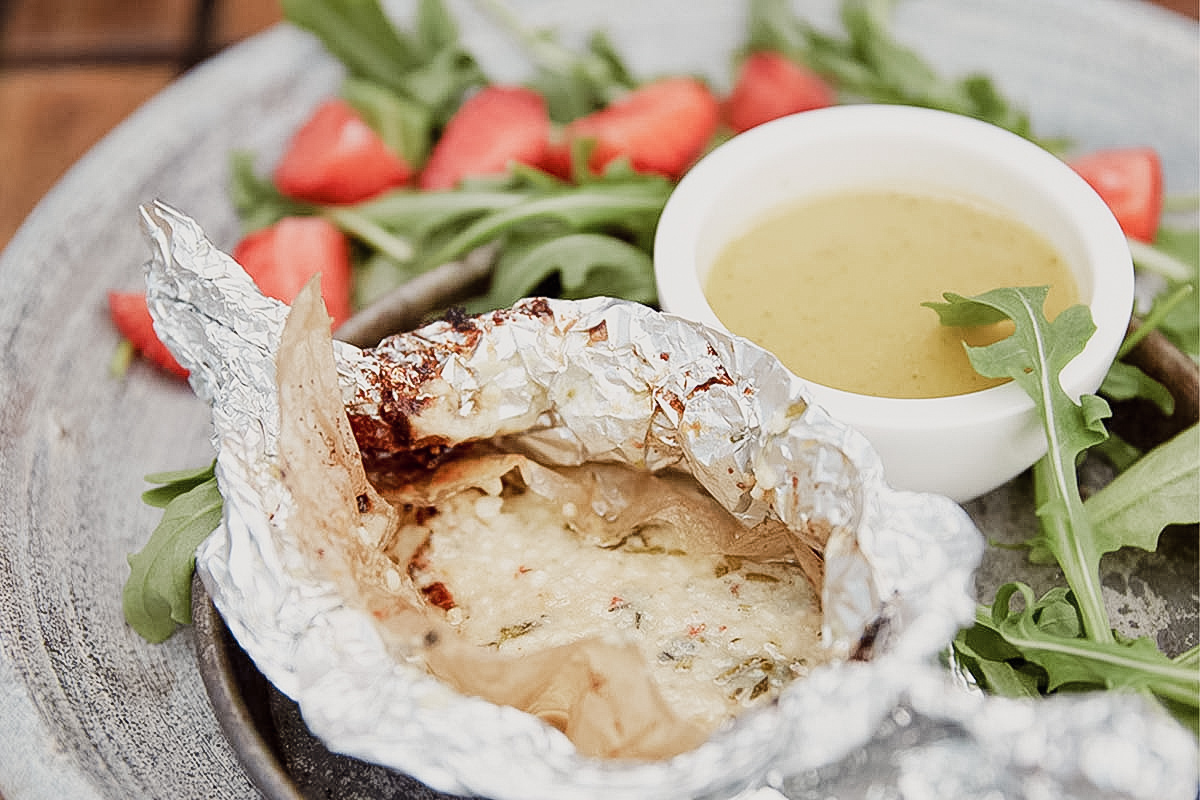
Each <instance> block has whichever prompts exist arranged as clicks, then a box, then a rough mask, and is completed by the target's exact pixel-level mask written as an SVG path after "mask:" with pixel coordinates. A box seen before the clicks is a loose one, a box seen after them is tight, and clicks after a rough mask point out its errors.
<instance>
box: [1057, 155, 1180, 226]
mask: <svg viewBox="0 0 1200 800" xmlns="http://www.w3.org/2000/svg"><path fill="white" fill-rule="evenodd" d="M1067 163H1068V164H1070V165H1071V167H1072V168H1073V169H1074V170H1075V171H1076V172H1077V173H1079V175H1080V176H1082V177H1083V179H1084V180H1085V181H1087V182H1088V183H1089V184H1090V185H1091V187H1092V188H1093V189H1095V190H1096V194H1098V195H1100V197H1101V199H1102V200H1104V202H1105V203H1107V204H1108V207H1109V208H1110V209H1112V212H1113V216H1115V217H1116V218H1117V222H1118V223H1120V225H1121V230H1123V231H1124V232H1125V235H1126V236H1129V237H1130V238H1133V239H1138V240H1139V241H1143V242H1152V241H1154V236H1155V234H1156V233H1157V232H1158V222H1159V218H1160V217H1161V216H1162V206H1163V174H1162V162H1161V161H1160V160H1159V158H1158V153H1157V152H1155V151H1154V149H1153V148H1150V147H1124V148H1116V149H1111V150H1097V151H1095V152H1093V153H1089V154H1087V155H1084V156H1080V157H1078V158H1073V159H1070V160H1068V162H1067Z"/></svg>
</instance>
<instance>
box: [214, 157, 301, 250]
mask: <svg viewBox="0 0 1200 800" xmlns="http://www.w3.org/2000/svg"><path fill="white" fill-rule="evenodd" d="M229 197H230V199H231V200H232V201H233V207H234V210H235V211H236V212H237V216H238V219H239V220H241V223H242V233H243V234H248V233H253V232H254V231H257V230H260V229H262V228H266V227H268V226H270V225H274V224H275V223H276V222H278V221H279V220H281V219H283V218H284V217H297V216H307V215H311V214H313V213H315V211H316V206H314V205H312V204H311V203H304V202H301V201H299V200H293V199H291V198H290V197H285V196H284V195H283V194H282V193H280V191H279V190H278V189H277V188H275V184H274V183H272V182H271V181H270V180H268V179H266V178H260V177H259V176H258V174H257V173H255V171H254V154H253V153H250V152H247V151H245V150H235V151H233V152H232V153H230V156H229Z"/></svg>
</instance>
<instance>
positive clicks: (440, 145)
mask: <svg viewBox="0 0 1200 800" xmlns="http://www.w3.org/2000/svg"><path fill="white" fill-rule="evenodd" d="M549 139H550V115H549V112H548V111H547V110H546V101H545V99H544V98H543V97H542V96H541V95H540V94H538V93H537V92H535V91H533V90H532V89H527V88H525V87H522V86H488V87H486V88H484V89H481V90H480V91H479V92H477V93H475V94H474V95H472V96H471V97H469V98H468V99H467V101H466V102H465V103H463V104H462V106H460V107H459V109H458V111H456V112H455V113H454V116H453V117H451V118H450V121H449V122H448V123H446V129H445V131H443V132H442V136H441V138H439V139H438V141H437V143H436V144H435V145H434V146H433V152H432V153H430V154H429V160H428V161H427V162H426V163H425V168H424V169H423V170H422V171H421V176H420V178H419V179H418V185H419V186H420V187H421V188H422V189H425V190H427V191H428V190H437V189H452V188H454V187H455V186H457V185H458V183H459V181H461V180H462V179H463V178H467V177H472V176H478V175H495V174H500V173H503V172H504V171H505V170H506V169H507V168H508V165H509V164H511V163H513V162H518V163H522V164H530V165H532V166H540V164H541V162H542V158H543V156H544V155H545V153H546V146H547V143H548V142H549Z"/></svg>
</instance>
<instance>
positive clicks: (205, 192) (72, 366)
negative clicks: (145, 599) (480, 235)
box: [0, 0, 1200, 800]
mask: <svg viewBox="0 0 1200 800" xmlns="http://www.w3.org/2000/svg"><path fill="white" fill-rule="evenodd" d="M452 5H453V6H454V7H455V9H456V12H459V13H460V18H461V19H462V21H463V26H464V30H465V32H466V35H467V39H468V44H469V46H470V47H471V48H472V50H473V51H475V52H477V53H480V54H481V55H482V56H483V60H484V63H485V66H488V67H489V68H491V69H492V71H493V74H495V75H496V76H498V77H502V78H519V77H520V76H521V72H520V68H519V65H520V63H521V62H520V61H519V59H518V58H517V57H516V55H515V53H514V52H513V51H512V49H511V47H510V46H509V45H508V44H507V43H506V42H505V41H504V40H503V39H502V38H501V37H500V36H499V34H498V33H496V32H494V31H491V30H489V29H488V28H487V27H486V26H484V25H483V24H482V23H481V22H480V20H479V18H478V17H476V16H474V15H473V14H472V13H470V9H469V8H466V7H465V4H464V3H459V2H455V3H452ZM512 5H513V6H514V7H516V8H517V10H518V11H519V13H520V14H521V15H522V16H524V17H525V18H527V19H536V20H538V21H539V23H541V24H548V25H553V26H558V27H560V28H562V29H563V30H564V31H569V32H576V33H577V32H580V31H586V30H590V29H592V28H594V27H597V26H604V27H606V28H607V29H608V30H609V31H610V32H611V34H612V35H613V37H614V39H615V40H616V41H617V42H618V45H619V46H620V47H621V48H622V49H623V50H624V51H626V52H628V53H629V54H630V55H631V60H632V62H633V65H634V67H635V68H636V69H637V70H638V71H639V72H640V73H642V74H653V73H655V72H659V71H667V70H675V69H679V68H687V69H699V70H703V71H706V72H708V73H709V74H710V75H711V76H712V77H713V78H714V79H719V78H720V76H722V75H724V74H725V71H726V62H725V54H726V53H729V52H730V51H731V49H732V48H733V47H734V45H735V44H736V42H737V40H738V39H739V37H740V29H739V27H738V25H737V24H736V22H735V20H736V18H737V13H738V12H737V9H738V8H739V7H740V6H738V5H736V4H733V3H726V2H717V0H712V1H711V2H694V1H693V2H689V0H655V1H654V2H642V1H640V0H608V1H607V2H605V3H603V4H592V3H585V2H582V1H581V2H577V3H563V2H553V1H552V0H525V1H524V2H517V0H513V3H512ZM804 8H805V13H806V14H809V15H811V16H813V17H814V18H815V19H818V20H828V19H830V18H831V9H832V3H830V2H828V1H827V0H821V1H820V2H818V1H817V0H812V2H806V3H805V4H804ZM896 28H897V31H898V33H900V34H901V35H902V36H903V37H904V38H905V39H906V40H908V41H910V42H912V43H913V44H915V45H917V46H918V47H919V48H920V49H921V50H922V51H923V52H924V53H925V54H927V56H928V57H929V58H930V59H931V60H933V61H934V62H935V63H936V64H937V65H938V66H939V67H940V68H942V69H943V70H945V71H947V72H949V73H958V72H961V71H964V70H966V69H976V68H977V69H982V70H985V71H987V72H989V73H991V74H993V75H995V76H996V77H997V78H998V79H999V81H1000V83H1001V85H1002V86H1003V87H1004V89H1005V90H1006V91H1007V92H1008V93H1009V94H1010V95H1011V96H1013V97H1014V98H1016V99H1017V100H1018V101H1019V102H1021V103H1024V104H1026V105H1027V106H1028V107H1029V108H1030V109H1031V110H1032V112H1033V116H1034V121H1035V124H1036V127H1037V129H1038V130H1039V131H1041V132H1043V133H1045V134H1050V135H1056V134H1066V135H1069V136H1071V137H1073V138H1074V139H1075V141H1076V142H1077V143H1078V144H1079V146H1080V147H1081V148H1091V147H1100V146H1107V145H1121V144H1149V145H1153V146H1155V147H1157V148H1158V149H1159V150H1160V152H1161V153H1162V154H1163V156H1164V160H1165V164H1166V169H1167V172H1168V188H1169V190H1171V191H1173V192H1196V191H1197V178H1198V176H1200V166H1198V163H1197V162H1198V159H1200V136H1198V134H1197V127H1198V124H1200V123H1198V121H1200V107H1198V104H1200V87H1198V78H1200V76H1198V73H1197V69H1196V64H1197V63H1200V39H1198V37H1197V28H1196V25H1195V24H1194V23H1191V22H1189V21H1186V20H1184V19H1182V18H1179V17H1175V16H1172V15H1170V14H1168V13H1166V12H1161V11H1159V10H1158V9H1156V8H1151V7H1147V6H1143V5H1142V4H1140V3H1137V2H1133V0H1087V2H1083V0H1004V1H1003V2H1000V1H999V0H909V2H907V3H904V4H902V6H901V9H900V11H899V15H898V18H897V21H896ZM337 81H338V71H337V68H336V67H335V65H333V64H332V63H331V62H330V61H329V60H327V59H326V58H325V57H324V56H323V55H321V53H320V51H319V49H318V48H317V47H316V46H315V45H314V44H313V43H312V42H311V41H310V40H308V39H307V38H306V37H304V36H303V35H300V34H298V33H296V32H294V31H291V30H288V29H283V28H281V29H278V30H274V31H271V32H269V33H267V34H265V35H262V36H260V37H256V38H255V39H253V40H251V41H249V42H247V43H245V44H243V45H240V46H238V47H236V48H234V49H233V50H231V51H230V52H228V53H226V54H224V55H222V56H221V57H219V58H217V59H214V60H213V61H212V62H210V63H207V64H205V65H203V66H202V67H200V68H199V69H197V70H196V71H194V72H193V73H191V74H189V75H187V76H185V77H184V78H183V79H182V80H180V81H179V82H178V83H177V84H176V85H174V86H172V87H171V88H170V89H169V90H167V91H165V92H164V93H162V94H161V95H160V96H159V97H157V98H156V99H155V100H154V101H153V102H151V103H150V104H148V105H147V106H146V107H145V108H144V109H142V110H141V111H139V112H138V113H137V114H135V115H134V116H133V117H131V118H130V119H129V120H128V121H127V122H126V123H125V124H123V125H122V126H121V127H120V128H118V129H117V130H116V131H115V132H114V133H113V134H112V135H111V136H110V137H108V138H107V139H106V140H105V141H104V142H102V143H101V144H100V145H99V146H98V147H96V148H95V150H94V151H93V152H91V153H90V154H89V155H88V156H87V157H86V158H85V159H83V160H82V161H81V162H80V163H79V164H78V165H77V166H76V167H75V168H74V169H73V170H72V171H71V172H70V174H68V175H67V177H66V178H65V179H64V180H63V181H62V182H61V183H60V184H59V185H58V186H57V187H56V188H55V189H54V190H53V191H52V192H51V193H50V194H49V195H48V196H47V197H46V199H45V200H44V201H43V203H42V204H41V205H40V206H39V207H38V209H37V210H36V212H35V213H34V214H33V215H32V216H31V217H30V219H29V220H28V222H27V223H26V224H25V225H24V226H23V227H22V228H21V230H20V231H19V232H18V234H17V235H16V237H15V238H14V239H13V241H12V243H11V245H10V246H9V248H8V249H7V250H6V251H5V252H4V254H3V257H2V258H0V286H3V287H4V289H5V291H4V300H3V302H2V303H0V342H2V343H3V354H2V355H0V492H2V493H3V497H2V498H0V794H3V795H4V797H5V798H7V800H26V799H27V798H63V797H70V798H79V800H91V799H92V798H126V797H170V798H179V799H180V800H186V799H187V798H215V797H230V798H235V797H236V798H240V797H253V796H255V794H256V789H255V786H254V785H253V783H252V781H251V779H250V778H249V776H248V773H247V771H246V769H245V768H244V767H243V765H242V761H241V757H245V756H246V753H247V751H246V748H245V746H244V745H243V744H241V743H239V744H238V746H237V748H235V745H234V744H231V739H230V738H229V737H227V736H226V734H225V732H224V731H223V730H222V728H221V727H220V725H219V724H218V720H217V717H216V715H215V714H214V709H213V705H212V704H211V703H210V701H209V697H208V695H207V693H206V691H205V687H204V684H203V682H202V680H201V677H200V669H199V664H198V660H197V655H196V652H197V643H198V640H197V637H198V636H201V637H202V640H201V643H203V644H205V645H207V644H208V643H210V642H211V641H213V640H212V639H211V638H208V637H211V636H213V635H214V634H213V633H212V631H211V629H209V630H206V631H204V632H201V631H197V630H193V629H188V630H185V631H183V632H181V633H180V634H179V635H177V636H176V637H175V638H173V639H172V640H170V641H168V642H167V643H165V644H162V645H148V644H146V643H144V642H143V641H141V640H140V639H139V638H138V637H137V636H136V635H135V634H133V633H132V632H131V631H130V630H129V629H128V628H127V627H126V626H125V625H124V623H123V621H122V617H121V607H120V593H121V586H122V583H123V581H124V579H125V577H126V575H127V572H128V567H127V565H126V561H125V557H126V554H127V553H129V552H131V551H133V550H136V549H137V548H139V547H140V546H141V545H142V543H143V542H144V540H145V538H146V536H147V535H148V533H149V531H150V529H151V528H152V527H153V525H154V524H155V522H156V521H157V519H156V513H155V512H154V510H153V509H150V508H147V507H145V506H143V505H142V504H141V502H140V501H139V499H138V497H139V494H140V492H141V491H142V489H143V488H144V483H143V481H142V476H143V475H145V474H146V473H148V472H155V471H161V470H169V469H177V468H183V467H190V466H195V465H199V464H202V463H205V462H206V461H207V460H208V459H209V458H210V456H211V449H210V445H209V441H208V437H209V429H208V422H207V412H206V409H205V408H203V407H201V405H200V404H199V403H198V402H197V401H196V400H195V399H194V398H192V397H191V395H190V394H189V393H188V391H187V390H186V389H185V388H184V387H183V386H181V385H179V384H177V383H175V382H173V381H171V380H170V379H166V378H163V377H161V376H159V375H157V374H156V373H154V372H153V371H151V370H149V369H146V368H143V367H142V366H140V365H139V366H135V367H134V369H133V370H132V371H131V372H130V373H129V374H128V375H127V376H126V377H125V378H124V379H123V380H114V379H113V378H111V377H110V376H109V375H108V373H107V362H108V360H109V357H110V355H111V353H112V350H113V348H114V346H115V345H116V341H117V337H116V334H115V333H114V332H113V331H112V329H111V328H110V326H109V324H108V321H107V316H106V310H105V305H104V293H105V290H107V289H109V288H132V287H136V286H137V285H138V281H139V275H140V264H141V262H142V260H143V259H144V258H145V257H146V255H147V254H148V249H147V247H146V245H145V243H144V242H143V240H142V237H141V233H140V231H139V228H138V223H137V213H136V208H137V206H138V204H139V203H142V202H144V201H147V200H150V199H153V198H161V199H163V200H166V201H168V202H170V203H172V204H174V205H176V206H177V207H179V208H180V209H183V210H184V211H186V212H187V213H189V214H191V215H193V216H195V217H196V218H197V219H199V220H200V222H201V223H202V224H203V225H204V226H205V227H206V228H207V229H208V230H209V231H210V233H211V234H212V236H213V237H214V238H215V239H216V240H217V242H218V243H220V244H222V245H225V246H232V244H233V243H234V241H235V239H236V236H237V228H236V222H235V219H234V216H233V212H232V210H231V208H230V206H229V203H228V201H227V199H226V197H225V186H224V184H225V181H224V176H225V174H226V164H227V155H228V152H229V151H230V150H231V149H235V148H249V149H252V150H254V151H256V152H258V153H260V154H261V157H262V159H263V164H266V163H268V162H269V160H270V159H271V158H272V157H273V155H274V154H276V153H278V151H279V148H280V146H281V144H282V142H283V141H284V140H285V138H286V136H287V133H288V131H290V130H291V129H293V128H294V127H295V126H296V124H297V123H298V122H299V121H300V120H301V119H302V118H303V117H304V116H305V114H306V113H307V111H308V109H309V108H310V107H311V106H312V105H313V104H314V103H315V102H316V101H317V100H318V99H319V98H321V97H323V96H325V95H327V94H330V93H332V92H333V91H334V90H335V88H336V85H337ZM1028 509H1029V499H1028V496H1027V487H1026V485H1025V484H1024V483H1023V482H1022V481H1020V480H1018V481H1016V482H1014V483H1013V484H1012V485H1010V486H1008V487H1005V488H1003V489H1001V490H998V491H997V492H995V493H993V494H992V495H989V496H988V497H986V498H983V499H982V500H980V501H977V502H976V503H974V504H972V506H971V511H972V512H973V513H974V514H975V515H976V517H977V519H978V520H979V522H980V525H981V526H982V527H983V528H984V529H985V531H987V532H988V533H989V535H992V536H994V537H996V538H1006V537H1007V538H1016V537H1017V536H1018V535H1019V531H1020V530H1021V529H1022V527H1023V526H1025V525H1027V524H1028V521H1029V520H1028V514H1029V511H1028ZM1165 550H1167V551H1169V552H1168V553H1167V554H1166V555H1167V557H1166V558H1163V557H1161V556H1160V558H1159V559H1158V561H1156V562H1154V563H1153V564H1150V563H1149V562H1147V561H1146V560H1145V559H1141V558H1136V557H1135V558H1129V559H1126V563H1124V564H1121V565H1118V568H1117V569H1116V570H1115V571H1114V573H1113V575H1114V577H1112V578H1111V579H1110V580H1109V581H1108V583H1107V584H1106V591H1107V592H1108V593H1109V594H1108V599H1109V601H1110V607H1112V608H1114V609H1116V610H1117V611H1118V615H1119V616H1120V620H1121V621H1120V624H1121V625H1122V626H1124V627H1125V628H1126V629H1127V630H1129V631H1130V632H1132V633H1140V634H1146V633H1158V632H1159V631H1165V633H1163V634H1162V635H1163V636H1164V637H1166V638H1165V641H1164V643H1165V644H1167V645H1168V646H1169V647H1170V649H1172V650H1175V649H1180V648H1182V646H1185V645H1190V644H1192V643H1194V642H1195V635H1196V633H1195V632H1196V608H1195V597H1194V587H1195V585H1196V583H1197V579H1196V555H1195V543H1194V541H1193V540H1190V539H1187V538H1184V539H1181V540H1180V541H1174V540H1172V541H1171V542H1170V543H1169V544H1168V546H1167V547H1166V548H1165ZM1013 563H1017V562H1013ZM991 566H994V567H995V569H996V572H995V574H1000V572H1002V571H1007V570H1008V569H1009V568H1011V567H1012V563H1006V562H1005V560H1004V559H1003V558H997V559H994V560H993V562H992V564H991ZM1163 575H1166V577H1162V576H1163ZM1151 576H1152V577H1151ZM1053 577H1054V576H1053V575H1044V576H1035V579H1037V580H1045V581H1050V580H1053ZM990 580H991V578H990V575H987V574H985V575H983V576H981V588H982V589H983V590H984V591H988V592H990V583H989V581H990ZM1168 585H1175V586H1177V587H1185V588H1186V592H1185V593H1184V595H1183V598H1184V600H1185V601H1187V602H1183V603H1181V602H1179V601H1178V600H1177V599H1176V598H1175V597H1174V595H1173V594H1172V592H1171V591H1169V590H1168V589H1166V588H1164V587H1165V586H1168ZM1169 620H1174V621H1175V622H1174V624H1170V623H1169ZM1171 631H1175V633H1172V632H1171ZM1189 637H1190V639H1189ZM222 713H224V712H222ZM243 724H244V725H246V726H248V727H253V726H255V725H257V724H258V723H257V722H256V721H255V720H253V719H251V720H249V721H244V723H243ZM268 724H276V723H275V722H274V721H270V722H269V723H268ZM233 741H235V742H236V741H237V740H236V738H235V739H234V740H233ZM239 750H240V751H241V757H240V756H239ZM406 791H407V790H406Z"/></svg>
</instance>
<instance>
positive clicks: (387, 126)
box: [342, 78, 433, 168]
mask: <svg viewBox="0 0 1200 800" xmlns="http://www.w3.org/2000/svg"><path fill="white" fill-rule="evenodd" d="M342 97H344V98H345V99H346V101H347V102H348V103H350V105H352V106H354V109H355V110H356V111H357V112H358V113H359V114H360V115H362V118H363V120H364V121H365V122H366V123H367V125H369V126H370V127H371V129H372V130H374V131H375V132H376V133H378V134H379V138H380V139H382V140H383V143H384V144H385V145H387V147H388V149H390V150H391V151H392V152H394V153H398V154H400V156H401V158H403V159H404V162H405V163H406V164H409V165H410V166H412V167H414V168H416V167H419V166H420V165H421V164H424V163H425V157H426V156H427V155H428V154H429V149H430V147H431V146H432V139H433V115H432V114H431V113H430V111H429V109H428V108H426V107H425V106H424V105H421V104H420V103H417V102H414V101H413V100H409V99H408V98H405V97H401V96H400V95H398V94H396V93H395V92H392V91H390V90H388V89H387V88H386V87H383V86H380V85H379V84H377V83H374V82H372V81H369V80H366V79H365V78H347V79H346V80H345V81H343V82H342Z"/></svg>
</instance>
